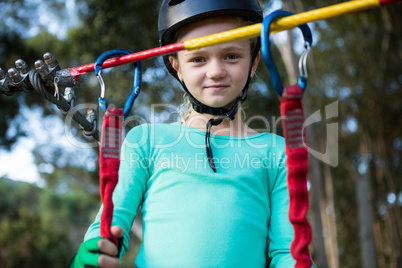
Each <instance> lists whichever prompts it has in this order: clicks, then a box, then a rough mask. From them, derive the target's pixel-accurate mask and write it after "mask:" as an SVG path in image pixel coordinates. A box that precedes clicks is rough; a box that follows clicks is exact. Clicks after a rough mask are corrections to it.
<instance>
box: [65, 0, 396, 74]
mask: <svg viewBox="0 0 402 268" xmlns="http://www.w3.org/2000/svg"><path fill="white" fill-rule="evenodd" d="M401 1H402V0H355V1H350V2H344V3H340V4H336V5H332V6H328V7H323V8H319V9H315V10H311V11H307V12H302V13H299V14H295V15H292V16H289V17H284V18H280V19H278V20H276V21H274V22H273V23H272V24H271V26H270V30H269V32H270V33H276V32H280V31H284V30H289V29H292V28H295V27H296V26H299V25H302V24H305V23H308V22H314V21H318V20H325V19H330V18H334V17H339V16H342V15H346V14H350V13H355V12H359V11H362V10H368V9H374V8H379V7H382V6H385V5H388V4H392V3H397V2H401ZM260 32H261V23H257V24H254V25H251V26H246V27H241V28H238V29H235V30H231V31H226V32H221V33H217V34H213V35H208V36H204V37H200V38H195V39H191V40H187V41H183V42H179V43H175V44H171V45H166V46H162V47H158V48H153V49H148V50H144V51H141V52H137V53H133V54H130V55H125V56H121V57H117V58H113V59H109V60H107V61H105V62H104V64H103V69H107V68H111V67H115V66H119V65H124V64H128V63H131V62H137V61H143V60H147V59H151V58H154V57H158V56H163V55H166V54H171V53H175V52H178V51H181V50H197V49H200V48H203V47H207V46H213V45H217V44H221V43H225V42H230V41H235V40H242V39H250V38H255V37H258V36H260ZM94 67H95V63H91V64H86V65H82V66H78V67H74V68H71V69H69V71H70V76H71V77H76V78H77V77H78V76H80V75H83V74H86V73H90V72H93V71H94Z"/></svg>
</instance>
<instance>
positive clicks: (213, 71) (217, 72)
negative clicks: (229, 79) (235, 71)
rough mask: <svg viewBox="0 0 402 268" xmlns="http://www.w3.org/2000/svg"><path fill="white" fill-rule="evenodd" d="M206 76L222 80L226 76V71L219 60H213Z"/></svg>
mask: <svg viewBox="0 0 402 268" xmlns="http://www.w3.org/2000/svg"><path fill="white" fill-rule="evenodd" d="M207 68H208V69H207V73H206V76H207V77H208V78H209V79H220V78H223V77H225V76H226V74H227V73H226V70H225V67H224V65H223V63H222V62H220V61H219V60H211V61H210V62H209V64H208V66H207Z"/></svg>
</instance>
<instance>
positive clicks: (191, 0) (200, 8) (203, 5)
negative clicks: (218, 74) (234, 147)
mask: <svg viewBox="0 0 402 268" xmlns="http://www.w3.org/2000/svg"><path fill="white" fill-rule="evenodd" d="M216 16H238V17H243V18H245V19H246V20H248V21H251V22H254V23H259V22H262V20H263V13H262V9H261V6H260V4H259V3H258V0H163V2H162V6H161V8H160V10H159V18H158V31H159V42H160V45H161V46H164V45H168V44H170V43H172V42H173V39H174V37H175V33H176V31H177V30H178V29H180V28H181V27H183V26H184V25H188V24H189V23H192V22H195V21H199V20H202V19H206V18H210V17H216ZM259 44H260V43H259V42H257V46H256V48H255V49H254V51H253V56H252V61H253V62H254V60H255V58H256V56H257V54H258V51H259V49H260V45H259ZM163 61H164V62H165V65H166V67H167V69H168V70H169V72H170V73H171V74H172V75H173V76H174V77H175V78H176V79H177V80H179V82H180V83H181V85H182V87H183V89H184V90H185V91H186V92H187V94H188V97H189V99H190V102H191V104H192V106H193V109H194V110H195V111H197V112H199V113H207V114H212V115H219V117H218V118H215V119H210V120H209V121H208V123H207V127H206V128H207V131H206V136H205V137H206V148H207V157H208V162H209V165H210V167H211V168H212V170H213V171H214V172H216V169H215V164H214V161H213V156H212V150H211V146H210V142H209V136H210V133H211V127H212V126H213V125H219V124H220V123H221V122H222V120H223V119H224V118H228V119H229V120H233V119H234V117H235V114H236V112H237V110H238V109H239V107H240V105H241V103H243V102H244V101H245V100H246V97H247V89H248V86H249V83H250V74H251V68H250V71H249V78H248V80H247V82H246V85H245V86H244V89H243V94H242V96H241V97H238V98H237V99H236V101H235V104H234V105H233V106H232V108H230V109H224V108H213V107H209V106H207V105H205V104H203V103H201V102H199V101H198V100H197V99H196V98H194V97H193V96H192V95H191V93H190V92H189V91H188V89H187V87H186V85H185V84H184V82H182V81H180V79H179V78H178V76H177V72H176V70H175V69H173V67H172V65H171V64H170V62H169V56H164V57H163Z"/></svg>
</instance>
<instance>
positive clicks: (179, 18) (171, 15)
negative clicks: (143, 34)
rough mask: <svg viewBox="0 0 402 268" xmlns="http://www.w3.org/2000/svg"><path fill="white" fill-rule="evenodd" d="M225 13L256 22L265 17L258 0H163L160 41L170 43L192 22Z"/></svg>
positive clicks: (159, 20)
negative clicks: (175, 35) (178, 31)
mask: <svg viewBox="0 0 402 268" xmlns="http://www.w3.org/2000/svg"><path fill="white" fill-rule="evenodd" d="M224 15H231V16H239V17H244V18H246V19H247V20H249V21H251V22H255V23H258V22H261V21H262V19H263V15H262V9H261V6H260V4H259V3H258V0H163V2H162V6H161V8H160V10H159V17H158V31H159V42H160V44H161V46H163V45H167V44H170V43H171V42H172V41H173V38H174V33H175V32H176V30H178V29H179V28H181V27H183V26H184V25H187V24H189V23H191V22H194V21H198V20H202V19H205V18H208V17H215V16H224Z"/></svg>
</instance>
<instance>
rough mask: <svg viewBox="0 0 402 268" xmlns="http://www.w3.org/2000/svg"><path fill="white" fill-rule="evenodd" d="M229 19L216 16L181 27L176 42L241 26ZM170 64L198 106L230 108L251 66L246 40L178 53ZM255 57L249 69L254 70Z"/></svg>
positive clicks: (244, 82)
mask: <svg viewBox="0 0 402 268" xmlns="http://www.w3.org/2000/svg"><path fill="white" fill-rule="evenodd" d="M241 26H244V25H241V24H240V22H239V20H236V19H235V18H233V17H217V18H211V19H205V20H202V21H198V22H195V23H192V24H189V25H188V26H186V27H184V28H182V29H181V30H180V32H179V34H180V35H179V40H178V41H185V40H189V39H193V38H197V37H202V36H206V35H211V34H214V33H218V32H223V31H228V30H232V29H236V28H238V27H241ZM177 54H178V55H177V58H175V57H173V56H172V57H170V63H171V64H172V66H173V68H174V69H175V70H176V71H177V74H178V76H179V78H180V80H181V81H184V83H185V84H186V86H187V88H188V90H189V91H190V93H191V94H192V95H193V96H194V97H195V98H196V99H197V100H198V101H200V102H201V103H203V104H205V105H208V106H211V107H214V108H219V107H226V108H230V107H231V105H232V104H233V102H234V100H235V99H236V98H237V97H239V96H241V94H242V90H243V88H244V86H245V84H246V82H247V79H248V75H249V70H250V67H251V48H250V40H240V41H234V42H230V43H223V44H219V45H215V46H212V47H205V48H201V49H199V50H197V51H180V52H178V53H177ZM258 61H259V56H258V57H257V59H256V60H255V61H254V64H253V66H252V71H251V76H253V75H254V72H255V70H256V68H257V65H258Z"/></svg>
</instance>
